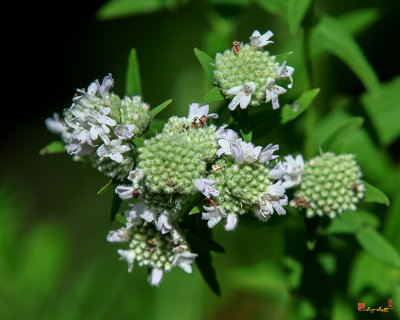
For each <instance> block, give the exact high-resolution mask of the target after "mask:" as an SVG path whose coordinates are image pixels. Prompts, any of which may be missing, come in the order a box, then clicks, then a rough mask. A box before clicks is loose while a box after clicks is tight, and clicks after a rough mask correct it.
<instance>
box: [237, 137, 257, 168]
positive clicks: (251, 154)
mask: <svg viewBox="0 0 400 320" xmlns="http://www.w3.org/2000/svg"><path fill="white" fill-rule="evenodd" d="M237 142H238V143H239V145H240V148H241V150H242V152H243V161H245V162H249V163H253V162H255V161H257V160H258V156H259V155H260V152H261V149H262V147H255V146H254V144H252V143H251V142H245V141H242V139H238V140H237ZM237 162H238V161H237ZM239 163H241V162H239Z"/></svg>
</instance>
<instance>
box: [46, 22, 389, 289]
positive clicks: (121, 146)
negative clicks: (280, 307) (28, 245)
mask: <svg viewBox="0 0 400 320" xmlns="http://www.w3.org/2000/svg"><path fill="white" fill-rule="evenodd" d="M272 39H273V33H272V31H269V30H267V28H266V29H265V30H263V31H262V32H260V31H258V30H255V31H254V32H252V33H251V34H250V35H249V38H248V40H247V41H244V42H241V41H237V40H235V39H231V40H232V41H233V40H235V41H233V42H232V47H230V48H226V50H225V51H223V52H220V53H217V54H216V55H215V57H210V56H209V55H208V54H207V53H205V52H203V51H201V50H198V49H195V54H196V56H197V58H198V59H199V61H200V63H201V65H202V66H203V68H204V70H205V72H206V74H207V75H208V78H209V83H208V85H209V87H210V88H211V89H210V90H209V92H207V93H206V94H205V95H204V96H203V98H201V99H199V100H197V101H195V100H196V99H193V100H194V101H193V102H192V103H191V104H190V105H189V106H187V115H185V116H172V117H170V118H169V119H167V120H164V121H162V120H161V119H158V116H157V115H158V114H159V112H161V111H162V110H164V109H165V108H166V107H167V106H168V105H169V104H170V103H171V100H167V101H166V102H164V103H162V104H160V105H159V106H157V107H153V108H151V107H150V105H149V104H147V103H145V102H144V101H146V97H145V96H144V97H142V96H141V90H140V83H138V82H137V81H130V80H129V79H139V78H140V77H139V72H138V68H137V66H138V61H137V59H136V54H135V51H134V50H133V51H132V53H131V56H130V60H129V61H130V64H129V66H128V75H127V79H128V82H127V92H129V93H130V94H129V95H127V96H125V97H119V96H118V95H117V94H115V93H113V92H112V89H113V87H114V85H115V86H118V85H119V84H118V83H116V84H114V80H113V78H112V76H111V74H109V75H107V76H105V77H104V79H103V80H102V81H101V82H100V81H98V80H95V81H94V82H92V83H91V84H90V85H89V86H88V88H87V89H86V90H85V89H78V90H77V95H76V96H74V97H73V98H72V105H71V107H69V108H67V109H65V110H64V111H63V113H62V116H60V115H58V114H57V113H56V114H54V116H53V118H48V119H47V120H46V126H47V128H48V129H49V130H50V131H51V132H53V133H55V134H58V135H59V136H60V140H59V141H58V142H54V143H52V144H50V145H49V146H48V147H47V148H46V149H44V151H43V152H44V153H51V152H57V151H65V152H66V153H68V154H69V155H70V156H71V157H72V158H73V160H75V161H81V162H85V163H89V164H90V165H91V166H93V167H94V168H96V169H97V170H98V171H100V172H101V173H103V174H104V175H105V176H107V177H109V178H110V181H109V182H108V184H107V185H106V186H104V187H103V188H102V189H101V190H100V191H99V193H100V194H102V193H104V192H106V191H109V190H113V192H114V200H113V209H112V218H113V219H114V218H117V220H118V221H119V222H120V223H121V225H120V227H119V228H117V229H114V230H111V231H110V232H109V233H108V235H107V236H106V238H107V240H108V241H109V242H110V243H113V245H115V246H116V257H118V256H119V257H120V259H121V260H123V261H125V262H126V263H127V269H128V272H133V271H134V269H135V267H134V265H135V264H137V265H138V266H139V267H145V268H148V270H149V282H150V284H151V285H153V286H159V285H160V284H161V282H162V279H163V278H164V277H165V276H166V275H165V274H166V273H167V272H169V271H170V270H171V269H173V268H175V267H177V268H180V269H182V270H183V271H184V272H186V273H191V272H192V269H193V266H194V264H196V263H197V265H198V267H199V269H200V271H201V272H202V274H203V276H204V278H205V280H206V282H207V283H208V285H209V286H210V287H211V288H212V290H213V291H214V292H216V293H218V294H219V285H218V282H217V280H216V275H215V271H214V269H213V267H212V264H211V262H212V260H211V253H210V252H211V251H217V252H223V251H224V250H223V247H222V246H221V245H220V244H218V243H216V242H215V241H214V240H213V239H212V232H211V231H212V230H213V229H214V228H220V226H222V227H223V228H224V229H225V230H226V231H229V232H233V231H235V230H237V229H238V228H240V225H241V223H242V221H243V223H248V222H249V221H250V222H257V223H258V224H259V225H261V224H262V223H265V224H266V225H269V224H272V223H274V224H279V225H280V226H282V227H283V228H285V227H287V228H290V226H289V225H290V221H291V220H292V219H299V218H300V217H301V219H303V218H304V221H305V225H306V227H305V229H306V232H307V234H308V238H309V239H312V241H314V242H315V241H316V234H317V229H318V227H321V228H330V226H331V225H333V226H334V224H335V221H340V219H341V218H342V217H343V218H344V217H345V216H348V215H351V211H355V214H356V215H357V214H358V208H359V206H360V205H361V206H362V205H363V202H374V201H375V202H380V203H386V202H387V198H386V196H385V195H384V194H383V193H382V192H381V191H379V190H378V189H376V188H375V187H373V186H371V185H370V184H368V182H366V181H364V178H363V173H362V172H363V168H362V166H360V165H359V164H358V158H357V157H358V156H356V155H355V154H352V153H343V152H339V151H338V150H339V148H336V147H335V146H336V145H338V144H340V143H341V141H342V140H343V135H341V134H340V133H341V130H336V131H335V130H333V131H332V132H333V133H332V132H331V133H330V134H329V135H327V137H325V138H324V139H323V140H321V141H319V142H316V141H315V139H314V140H313V141H312V142H315V143H309V144H308V145H307V147H306V148H305V152H304V154H299V153H298V149H299V148H293V146H292V145H291V144H290V143H288V142H287V141H285V140H284V139H282V140H281V141H267V139H268V138H266V137H267V136H268V131H269V132H271V131H272V130H277V128H278V127H279V126H283V125H285V126H292V125H293V124H294V123H295V121H294V120H296V118H298V117H299V116H300V115H301V114H302V113H303V112H304V111H305V110H306V109H307V108H308V107H310V106H311V105H312V103H313V100H314V99H315V97H316V96H317V95H318V93H319V89H311V88H309V89H308V90H304V91H301V92H299V91H296V92H297V93H298V96H297V98H296V99H294V100H293V99H292V97H291V96H286V95H285V93H286V92H287V91H288V90H291V89H295V88H296V84H297V81H295V80H296V71H295V68H294V67H291V66H289V65H288V64H289V63H290V53H287V54H281V55H275V54H274V53H273V44H274V42H273V40H272ZM245 40H246V39H245ZM277 41H278V39H277ZM269 50H271V52H270V51H269ZM131 93H133V95H131ZM280 99H281V100H282V101H281V102H280V101H279V100H280ZM216 102H217V104H216ZM282 102H284V103H282ZM280 105H284V106H283V108H280ZM271 106H272V108H271ZM255 107H257V108H255ZM279 108H280V110H278V109H279ZM308 112H311V111H308ZM278 118H280V120H278ZM271 119H272V120H271ZM311 119H312V117H311ZM268 121H269V122H268ZM271 122H273V123H272V124H271ZM265 123H269V125H265ZM260 128H261V129H260ZM342 129H346V128H342ZM260 130H261V134H259V132H260ZM307 139H308V140H307V141H309V140H310V139H311V138H310V137H307ZM311 140H312V139H311ZM261 141H262V142H261ZM256 142H257V143H256ZM265 142H266V143H265ZM259 144H260V145H259ZM291 149H292V150H291ZM281 150H284V151H285V153H287V152H289V153H291V154H288V155H285V153H282V152H281ZM324 219H325V220H324ZM326 230H328V229H326ZM310 249H311V248H310ZM199 261H200V263H199Z"/></svg>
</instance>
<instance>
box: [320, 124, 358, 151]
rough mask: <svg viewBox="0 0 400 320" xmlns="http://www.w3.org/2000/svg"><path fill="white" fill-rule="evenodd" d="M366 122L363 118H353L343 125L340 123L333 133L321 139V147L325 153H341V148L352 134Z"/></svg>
mask: <svg viewBox="0 0 400 320" xmlns="http://www.w3.org/2000/svg"><path fill="white" fill-rule="evenodd" d="M363 122H364V119H363V118H361V117H352V118H350V119H348V120H346V121H345V122H343V123H339V124H338V126H337V127H336V128H334V130H333V132H331V133H330V134H329V135H328V136H326V137H321V138H322V140H321V138H320V139H319V145H320V146H322V149H323V151H339V150H340V148H341V146H342V145H343V144H344V143H345V142H346V140H347V139H349V138H350V137H351V133H352V132H353V131H354V130H355V129H357V128H358V127H360V126H361V125H362V124H363Z"/></svg>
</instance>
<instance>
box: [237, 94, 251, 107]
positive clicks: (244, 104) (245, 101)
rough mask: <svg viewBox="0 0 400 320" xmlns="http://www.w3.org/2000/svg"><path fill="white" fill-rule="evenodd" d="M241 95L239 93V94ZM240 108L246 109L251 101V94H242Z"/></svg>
mask: <svg viewBox="0 0 400 320" xmlns="http://www.w3.org/2000/svg"><path fill="white" fill-rule="evenodd" d="M237 97H239V95H237ZM239 99H240V108H242V109H246V108H247V106H248V105H249V103H250V100H251V95H250V94H243V95H241V96H240V98H239Z"/></svg>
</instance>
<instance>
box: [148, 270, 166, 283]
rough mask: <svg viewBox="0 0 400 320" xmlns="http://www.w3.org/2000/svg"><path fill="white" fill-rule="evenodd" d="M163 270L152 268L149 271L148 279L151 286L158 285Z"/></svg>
mask: <svg viewBox="0 0 400 320" xmlns="http://www.w3.org/2000/svg"><path fill="white" fill-rule="evenodd" d="M163 274H164V272H163V270H161V269H153V270H152V271H151V280H150V284H151V285H152V286H156V287H158V286H159V285H160V282H161V279H162V277H163Z"/></svg>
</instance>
